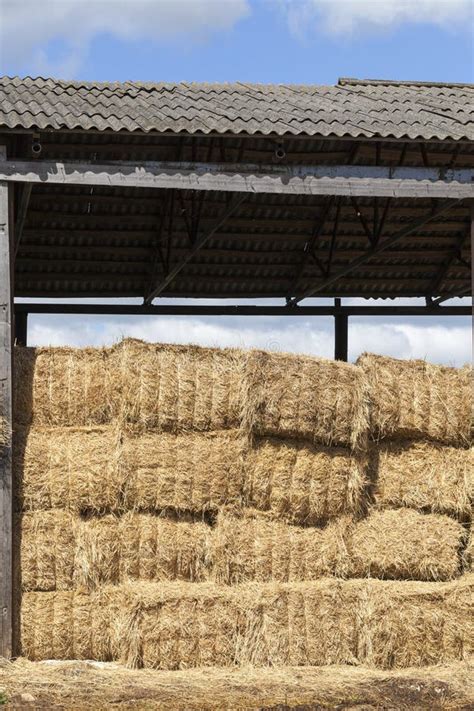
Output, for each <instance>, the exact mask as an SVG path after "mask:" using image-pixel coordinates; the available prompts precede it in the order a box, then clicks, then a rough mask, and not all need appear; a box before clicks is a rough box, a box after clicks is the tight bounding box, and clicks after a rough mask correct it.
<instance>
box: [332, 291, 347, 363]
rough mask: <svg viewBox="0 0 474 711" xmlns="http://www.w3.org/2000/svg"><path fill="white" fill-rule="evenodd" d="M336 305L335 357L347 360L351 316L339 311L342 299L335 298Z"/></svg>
mask: <svg viewBox="0 0 474 711" xmlns="http://www.w3.org/2000/svg"><path fill="white" fill-rule="evenodd" d="M334 306H335V308H336V314H335V316H334V358H335V360H345V361H347V352H348V331H349V316H348V315H347V314H344V313H341V314H338V313H337V309H338V308H339V307H340V306H341V299H334Z"/></svg>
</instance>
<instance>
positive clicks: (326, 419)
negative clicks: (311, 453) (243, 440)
mask: <svg viewBox="0 0 474 711" xmlns="http://www.w3.org/2000/svg"><path fill="white" fill-rule="evenodd" d="M243 424H244V427H245V428H246V429H247V431H249V432H251V433H253V434H256V435H261V436H262V435H263V436H273V437H289V438H291V439H296V440H306V441H308V442H311V443H318V444H323V445H326V446H342V447H349V448H352V449H360V448H364V447H365V442H366V438H367V432H368V400H367V386H366V377H365V374H364V372H363V371H362V370H361V369H359V368H356V367H355V366H353V365H349V364H347V363H341V362H339V361H333V360H324V359H321V358H312V357H309V356H295V355H287V354H281V353H266V352H264V351H253V352H251V353H250V354H249V356H248V358H247V363H246V375H245V406H244V422H243Z"/></svg>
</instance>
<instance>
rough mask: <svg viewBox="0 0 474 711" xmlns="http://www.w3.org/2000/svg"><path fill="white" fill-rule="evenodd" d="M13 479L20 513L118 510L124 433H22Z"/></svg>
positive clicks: (99, 429) (84, 430) (90, 430)
mask: <svg viewBox="0 0 474 711" xmlns="http://www.w3.org/2000/svg"><path fill="white" fill-rule="evenodd" d="M13 447H14V456H13V474H14V479H15V498H16V502H15V504H16V508H17V509H35V510H38V509H56V508H68V509H71V510H72V511H96V512H98V513H100V512H104V511H116V510H117V509H119V508H120V505H121V489H122V480H121V471H120V468H119V466H118V464H119V454H120V434H119V433H118V431H117V430H116V429H114V428H112V427H78V428H75V427H64V428H32V429H30V430H29V431H28V430H27V429H26V428H19V429H18V430H16V431H15V436H14V443H13Z"/></svg>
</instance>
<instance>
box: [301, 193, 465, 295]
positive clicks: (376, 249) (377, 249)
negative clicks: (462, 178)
mask: <svg viewBox="0 0 474 711" xmlns="http://www.w3.org/2000/svg"><path fill="white" fill-rule="evenodd" d="M456 202H457V201H453V200H448V201H446V202H443V203H441V205H440V206H439V207H438V208H437V209H436V210H434V211H431V212H430V213H429V214H427V215H425V217H423V218H421V219H420V220H416V221H415V222H412V223H411V224H410V225H408V226H407V227H404V228H403V229H402V230H400V231H399V232H397V233H396V234H394V235H392V236H391V237H387V239H385V240H384V241H383V242H380V243H379V244H377V245H375V246H373V247H372V248H371V249H369V250H367V251H366V252H365V253H364V254H362V255H361V256H360V257H357V258H356V259H353V260H352V261H351V262H349V264H347V265H346V266H345V267H343V268H342V269H339V270H338V271H336V272H335V273H334V274H333V275H332V276H330V277H328V278H327V279H324V280H323V281H321V282H320V283H319V284H315V285H314V286H313V287H311V288H310V289H308V290H307V291H306V292H305V293H304V294H302V295H301V296H299V297H295V298H294V299H293V300H292V303H293V304H297V303H298V302H300V301H301V300H302V299H306V298H308V297H309V296H313V294H317V293H318V292H320V291H323V290H324V289H326V288H327V287H328V286H331V285H332V284H334V283H335V282H337V281H339V279H341V278H342V277H344V276H346V274H349V273H350V272H352V271H354V269H357V267H359V266H361V265H362V264H365V263H366V262H368V261H370V260H371V259H372V258H373V257H374V256H375V255H377V254H380V253H381V252H384V251H385V250H387V249H388V248H389V247H392V246H393V245H394V244H396V243H397V242H398V241H400V240H401V239H403V238H404V237H407V236H408V235H410V234H412V233H413V232H416V230H417V229H419V228H420V227H423V225H426V224H428V222H430V221H431V220H433V219H434V218H435V217H437V216H438V215H441V214H442V213H443V212H446V211H447V210H449V208H450V207H452V206H453V205H455V204H456Z"/></svg>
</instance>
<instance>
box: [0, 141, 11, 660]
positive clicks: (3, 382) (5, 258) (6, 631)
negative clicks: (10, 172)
mask: <svg viewBox="0 0 474 711" xmlns="http://www.w3.org/2000/svg"><path fill="white" fill-rule="evenodd" d="M0 159H1V160H5V159H6V149H5V147H4V146H0ZM10 216H11V210H10V201H9V187H8V183H6V182H0V408H1V409H0V414H1V415H2V417H4V418H5V420H6V432H7V438H6V443H5V444H4V445H3V446H0V537H1V540H0V620H1V623H0V624H1V627H0V656H2V657H6V658H9V657H11V656H12V648H13V639H12V636H13V635H12V602H13V587H12V586H13V574H12V573H13V571H12V544H13V537H12V447H11V425H12V328H11V325H12V289H11V284H12V279H11V259H10V255H11V242H12V230H11V229H10Z"/></svg>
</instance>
